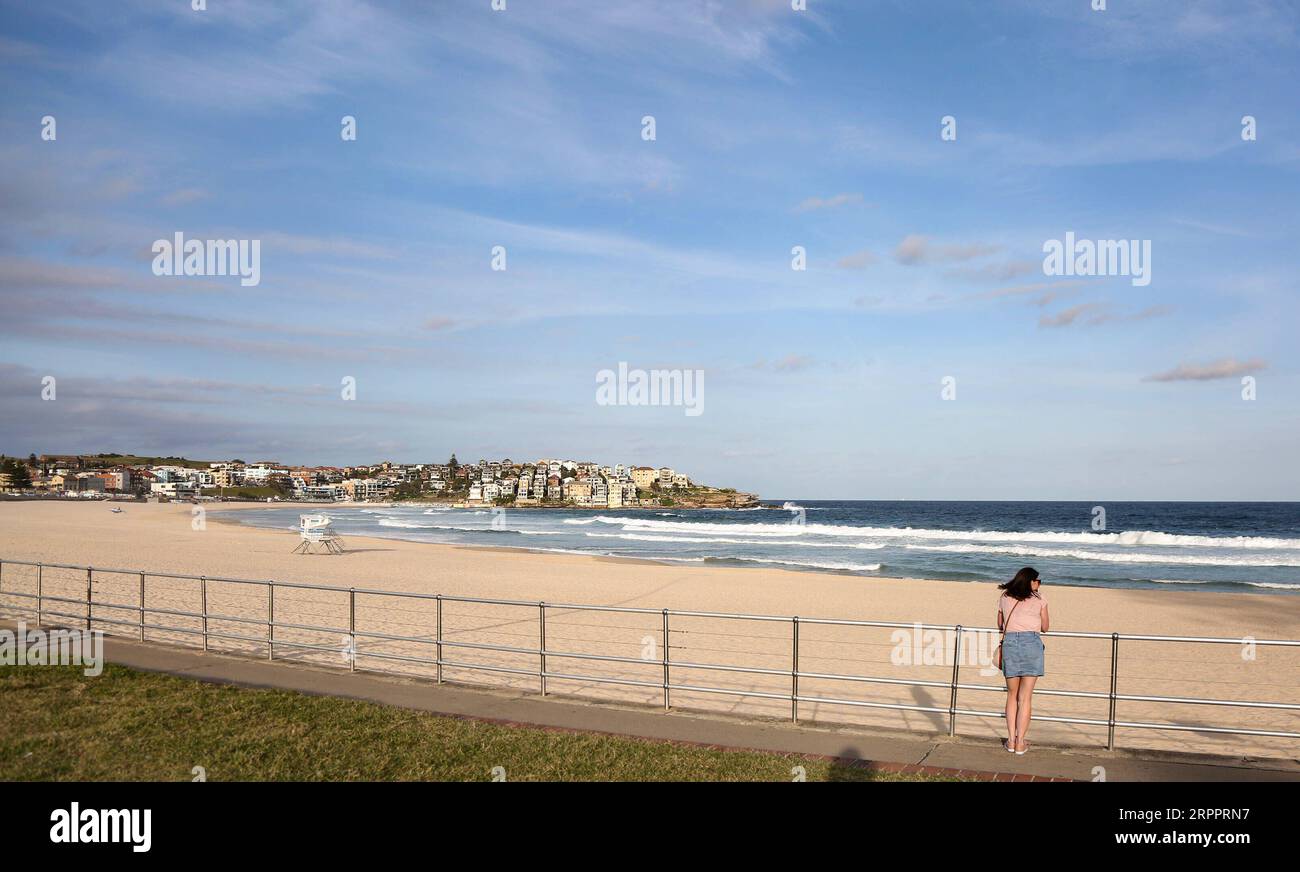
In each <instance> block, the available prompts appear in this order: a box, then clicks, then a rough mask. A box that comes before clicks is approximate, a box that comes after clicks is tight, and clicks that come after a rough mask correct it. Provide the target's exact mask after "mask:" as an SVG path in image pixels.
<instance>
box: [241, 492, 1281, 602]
mask: <svg viewBox="0 0 1300 872" xmlns="http://www.w3.org/2000/svg"><path fill="white" fill-rule="evenodd" d="M783 502H784V507H783V508H759V509H739V510H706V509H671V508H656V509H635V510H621V511H619V510H613V511H611V510H604V509H597V510H577V509H510V508H507V509H504V510H492V509H487V508H483V509H452V508H442V507H438V508H428V507H425V506H419V507H414V506H412V507H389V506H387V505H375V504H349V503H336V504H332V505H324V506H322V505H312V504H304V505H303V506H302V511H303V513H308V512H321V511H323V512H325V513H326V514H328V515H329V516H330V517H331V518H332V519H333V522H334V528H335V530H336V531H338V532H339V533H340V534H341V535H342V536H344V537H346V536H348V535H356V536H378V537H387V538H395V539H409V540H412V541H416V542H443V543H452V544H456V545H471V546H474V545H478V546H483V545H489V546H494V547H507V548H521V549H529V550H535V551H553V552H564V553H571V554H592V555H603V556H607V557H623V558H637V559H642V560H658V561H664V562H669V563H682V564H709V565H718V566H769V567H777V568H785V569H794V570H810V571H820V572H835V573H840V574H843V575H844V576H845V577H846V581H848V580H851V579H852V577H855V576H862V577H868V578H876V577H895V578H899V577H903V578H929V579H950V580H956V581H983V582H1001V581H1005V580H1006V579H1008V578H1010V577H1011V576H1012V575H1013V574H1014V573H1015V571H1016V570H1017V569H1019V568H1020V567H1021V566H1025V565H1030V566H1033V567H1034V568H1035V569H1037V570H1038V571H1039V572H1040V573H1041V574H1042V576H1043V579H1044V581H1045V582H1046V583H1049V584H1069V585H1082V586H1087V587H1119V588H1136V589H1148V590H1156V589H1164V590H1169V589H1178V590H1206V591H1251V592H1255V593H1272V594H1297V593H1300V503H1276V502H1274V503H1192V502H1170V503H1153V502H1129V503H1105V504H1104V505H1103V508H1104V510H1105V527H1104V529H1102V530H1094V518H1095V517H1096V516H1095V514H1094V505H1095V504H1093V503H1078V502H924V501H826V500H808V501H799V500H792V501H783ZM235 517H238V519H239V520H241V521H243V522H245V523H248V524H252V525H255V526H261V527H273V528H277V529H284V528H285V527H287V526H291V525H292V522H294V521H296V520H297V518H296V516H295V515H292V514H291V513H289V512H286V511H284V510H279V509H266V510H257V509H254V510H249V511H241V512H239V513H237V515H236V516H235Z"/></svg>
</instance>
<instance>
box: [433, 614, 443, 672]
mask: <svg viewBox="0 0 1300 872" xmlns="http://www.w3.org/2000/svg"><path fill="white" fill-rule="evenodd" d="M434 599H435V600H437V602H438V635H437V636H436V637H434V638H435V642H436V644H437V651H438V683H439V684H442V594H438V595H437V596H436V597H434Z"/></svg>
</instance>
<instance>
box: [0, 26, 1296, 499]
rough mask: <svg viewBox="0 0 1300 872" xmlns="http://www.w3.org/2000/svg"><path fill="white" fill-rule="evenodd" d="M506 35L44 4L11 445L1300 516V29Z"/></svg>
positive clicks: (9, 101)
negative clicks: (199, 270)
mask: <svg viewBox="0 0 1300 872" xmlns="http://www.w3.org/2000/svg"><path fill="white" fill-rule="evenodd" d="M200 5H203V4H200ZM492 5H493V4H492V2H491V0H458V2H427V3H416V2H355V0H311V2H292V0H291V2H283V3H275V4H268V3H261V2H249V0H207V2H206V8H205V9H202V10H195V9H193V8H192V4H191V3H190V2H188V0H170V2H162V0H153V2H145V0H119V2H116V3H113V4H103V3H100V2H78V0H62V2H58V3H45V4H32V3H29V2H9V0H0V76H2V77H3V82H4V87H3V90H2V93H3V97H2V98H0V167H3V172H2V173H0V198H2V200H3V204H4V205H3V209H2V210H0V451H3V452H4V453H7V454H10V455H14V454H17V455H23V456H25V455H27V454H28V453H31V452H35V453H38V454H39V453H74V452H94V453H98V452H129V453H137V454H150V455H183V456H186V457H190V458H197V459H209V460H217V459H228V458H236V457H237V458H240V459H244V460H248V461H252V460H258V459H275V460H279V461H281V462H284V463H305V464H330V465H344V464H360V463H371V462H378V461H381V460H392V461H394V462H409V463H415V462H442V461H445V460H446V459H447V457H448V456H449V455H451V454H452V453H453V452H455V453H456V454H457V456H458V457H459V459H460V460H462V461H467V460H468V461H474V460H477V459H479V458H481V457H485V458H502V457H509V458H512V459H515V460H521V459H529V460H532V459H537V458H543V457H548V458H549V457H555V458H562V459H574V460H591V461H597V462H602V463H610V464H613V463H627V464H637V465H653V466H661V465H669V466H673V467H675V468H676V469H678V470H679V471H681V472H684V473H686V474H688V475H690V476H691V477H692V478H693V479H695V480H697V481H702V482H705V483H708V484H714V485H717V486H724V487H728V486H729V487H735V488H739V489H742V490H750V491H756V492H758V493H760V494H762V495H763V496H764V497H769V498H792V499H989V500H994V499H1062V500H1066V499H1069V500H1075V499H1077V500H1101V499H1109V500H1123V499H1133V500H1166V499H1168V500H1177V499H1200V500H1277V499H1297V497H1298V495H1300V487H1298V486H1300V462H1297V446H1298V445H1300V438H1297V437H1298V436H1300V404H1298V403H1297V400H1300V382H1298V381H1297V377H1296V364H1297V362H1298V361H1300V352H1298V351H1297V349H1296V342H1295V335H1296V328H1297V324H1300V317H1297V316H1298V315H1300V304H1298V295H1300V275H1298V274H1297V269H1296V267H1297V261H1298V260H1300V254H1298V252H1300V244H1298V242H1300V240H1298V239H1297V235H1298V230H1300V222H1298V221H1297V212H1298V209H1297V204H1298V202H1300V200H1298V198H1297V195H1298V194H1300V104H1297V102H1296V94H1297V93H1298V90H1300V89H1298V88H1297V84H1298V76H1297V74H1298V73H1300V50H1298V49H1300V6H1298V5H1297V4H1296V3H1294V2H1288V0H1274V2H1270V0H1202V2H1197V0H1147V2H1136V0H1109V2H1108V3H1106V4H1105V5H1106V6H1107V8H1106V9H1105V10H1103V11H1097V10H1094V9H1093V8H1092V7H1093V2H1092V0H1050V2H1043V0H981V2H978V3H975V2H957V0H931V2H928V0H856V2H849V0H842V2H841V0H808V2H807V4H806V6H807V8H806V9H794V8H792V4H791V3H790V2H789V0H734V2H703V0H694V2H692V0H664V2H615V0H608V2H599V3H597V2H576V0H575V2H568V0H552V2H545V3H542V2H526V0H507V2H506V4H505V5H506V8H505V9H504V10H500V11H496V10H494V9H493V8H492ZM498 5H499V4H498ZM794 5H798V4H794ZM1245 116H1251V118H1253V119H1254V138H1253V139H1252V138H1244V137H1243V130H1244V129H1245V126H1244V124H1243V118H1244V117H1245ZM47 117H50V118H53V119H54V129H53V133H54V136H53V138H49V135H48V132H49V122H47V121H45V120H44V119H46V118H47ZM345 117H350V118H352V119H354V120H355V133H356V135H355V139H350V138H344V136H343V135H342V134H343V127H344V118H345ZM647 118H652V119H653V128H654V129H653V137H650V135H649V130H648V122H647V121H646V119H647ZM945 119H947V121H945ZM954 129H955V138H954V136H953V135H952V134H953V131H954ZM177 233H181V234H183V235H184V238H186V239H198V240H208V239H235V240H248V241H252V240H256V241H258V243H259V245H260V281H259V282H258V283H257V284H256V285H251V286H244V285H243V284H242V283H241V281H240V278H239V277H238V276H214V275H196V276H175V275H161V276H160V275H156V274H155V269H154V244H155V241H157V240H172V239H173V238H174V236H175V234H177ZM1067 233H1073V234H1074V237H1075V238H1077V239H1087V240H1137V241H1139V242H1140V243H1143V244H1149V246H1150V252H1151V254H1150V264H1149V266H1150V272H1149V282H1148V283H1145V284H1143V283H1141V282H1138V281H1135V280H1134V277H1132V276H1129V275H1118V276H1117V275H1086V276H1061V275H1048V274H1046V273H1045V269H1044V257H1045V255H1044V245H1045V243H1047V242H1048V241H1050V240H1064V239H1065V238H1066V234H1067ZM498 246H499V247H500V249H497V250H498V251H504V255H505V262H504V265H505V269H494V268H493V266H494V263H493V260H494V257H493V251H494V248H496V247H498ZM796 247H801V250H802V251H803V252H804V259H805V262H804V266H805V268H804V269H794V268H792V264H794V262H795V259H796V255H795V250H796ZM496 265H497V266H500V265H501V263H500V259H499V258H498V259H497V263H496ZM620 363H625V364H626V365H627V366H628V367H629V368H630V369H633V370H637V369H639V370H647V371H649V370H674V371H680V372H686V371H691V372H696V371H698V372H700V373H702V376H700V378H702V384H703V392H702V400H701V402H700V403H699V406H698V411H699V414H686V412H687V409H685V408H683V407H682V406H680V405H678V406H673V405H663V406H650V405H609V404H601V403H598V402H597V386H598V382H597V380H598V377H599V376H598V374H599V373H600V372H601V371H603V370H612V369H617V367H618V365H619V364H620ZM50 377H52V378H53V379H54V382H53V385H54V395H53V398H52V399H49V398H46V397H47V396H48V395H49V391H48V390H46V386H47V385H48V384H49V383H48V381H47V379H48V378H50ZM1243 378H1251V379H1253V380H1254V381H1253V390H1254V394H1253V396H1254V399H1246V398H1245V396H1244V394H1243V391H1246V390H1247V388H1246V386H1244V385H1243V381H1242V380H1243ZM346 379H351V380H352V381H351V382H350V384H353V385H355V392H354V398H352V399H345V390H344V386H345V380H346ZM43 394H44V395H43Z"/></svg>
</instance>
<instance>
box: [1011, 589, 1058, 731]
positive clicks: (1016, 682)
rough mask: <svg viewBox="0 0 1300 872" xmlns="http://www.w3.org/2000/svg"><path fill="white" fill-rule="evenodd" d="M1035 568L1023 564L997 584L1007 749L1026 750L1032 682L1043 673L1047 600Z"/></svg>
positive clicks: (1047, 626) (1047, 622)
mask: <svg viewBox="0 0 1300 872" xmlns="http://www.w3.org/2000/svg"><path fill="white" fill-rule="evenodd" d="M1041 585H1042V581H1041V580H1040V579H1039V577H1038V570H1036V569H1034V568H1033V567H1032V566H1026V567H1025V568H1024V569H1022V570H1020V571H1019V572H1017V573H1016V575H1015V578H1013V579H1011V580H1010V581H1008V582H1007V583H1006V584H1000V585H998V590H1000V591H1002V592H1003V593H1002V596H1000V597H998V629H999V630H1001V631H1002V652H1001V653H1002V662H1001V664H1000V665H1001V667H1002V674H1003V676H1005V677H1006V679H1007V737H1008V738H1007V741H1006V749H1007V750H1008V751H1011V752H1013V753H1016V754H1024V753H1025V752H1026V751H1027V750H1029V743H1028V742H1026V741H1025V735H1026V734H1027V733H1028V732H1029V718H1030V716H1031V714H1032V700H1033V696H1034V684H1036V683H1037V681H1038V679H1039V677H1040V676H1041V675H1042V674H1043V638H1042V636H1040V635H1038V634H1039V633H1046V632H1047V631H1048V629H1049V623H1050V622H1049V620H1048V615H1047V600H1045V599H1044V598H1043V595H1042V594H1041V593H1040V592H1039V587H1040V586H1041Z"/></svg>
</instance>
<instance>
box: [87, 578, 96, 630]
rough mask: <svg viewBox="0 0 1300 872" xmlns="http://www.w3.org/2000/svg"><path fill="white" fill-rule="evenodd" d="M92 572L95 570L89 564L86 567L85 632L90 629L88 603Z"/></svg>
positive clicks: (90, 597) (89, 601) (90, 595)
mask: <svg viewBox="0 0 1300 872" xmlns="http://www.w3.org/2000/svg"><path fill="white" fill-rule="evenodd" d="M94 572H95V570H94V569H92V568H91V567H89V566H87V567H86V631H87V632H89V631H90V603H91V599H92V596H93V595H92V594H91V590H90V588H91V585H92V584H94V583H95V581H94Z"/></svg>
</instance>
